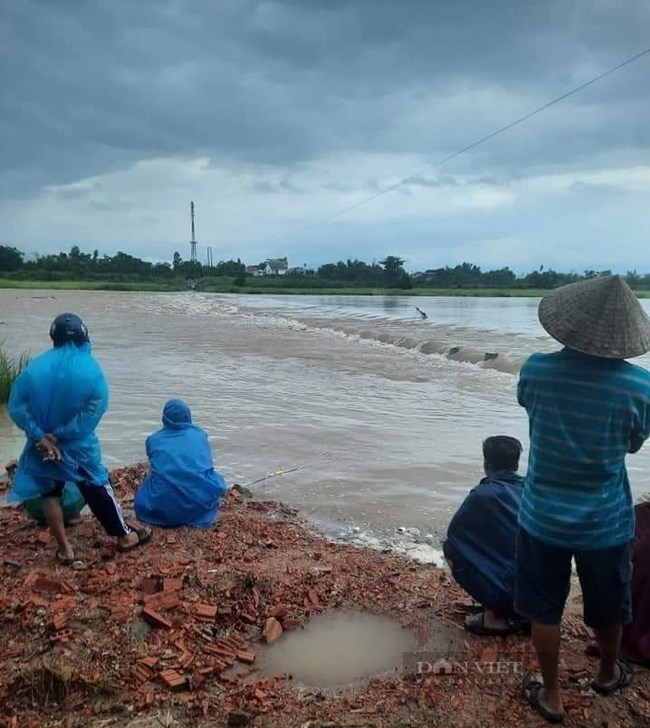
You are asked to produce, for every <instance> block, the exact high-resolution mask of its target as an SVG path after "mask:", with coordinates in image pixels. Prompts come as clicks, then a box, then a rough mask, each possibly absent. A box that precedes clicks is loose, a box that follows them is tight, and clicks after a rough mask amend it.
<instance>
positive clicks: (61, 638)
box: [50, 629, 72, 644]
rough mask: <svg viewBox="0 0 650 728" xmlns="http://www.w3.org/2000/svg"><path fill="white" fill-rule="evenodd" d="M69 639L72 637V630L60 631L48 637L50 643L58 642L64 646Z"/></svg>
mask: <svg viewBox="0 0 650 728" xmlns="http://www.w3.org/2000/svg"><path fill="white" fill-rule="evenodd" d="M70 637H72V630H71V629H60V630H59V631H58V632H55V633H54V634H53V635H50V641H51V642H60V643H61V644H66V643H67V642H69V641H70Z"/></svg>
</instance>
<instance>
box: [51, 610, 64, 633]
mask: <svg viewBox="0 0 650 728" xmlns="http://www.w3.org/2000/svg"><path fill="white" fill-rule="evenodd" d="M66 622H67V617H66V615H65V614H55V615H54V616H53V617H52V629H53V630H54V631H55V632H59V631H60V630H62V629H63V628H64V627H65V625H66Z"/></svg>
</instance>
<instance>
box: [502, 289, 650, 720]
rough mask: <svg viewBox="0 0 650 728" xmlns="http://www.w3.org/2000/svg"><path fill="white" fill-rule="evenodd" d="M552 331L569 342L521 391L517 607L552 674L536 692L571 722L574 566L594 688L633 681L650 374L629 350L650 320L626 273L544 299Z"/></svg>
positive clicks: (538, 365) (647, 340) (544, 358)
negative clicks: (564, 661)
mask: <svg viewBox="0 0 650 728" xmlns="http://www.w3.org/2000/svg"><path fill="white" fill-rule="evenodd" d="M539 319H540V322H541V324H542V326H543V327H544V328H545V329H546V331H547V332H548V333H549V334H550V335H551V336H552V337H553V338H554V339H556V340H557V341H558V342H559V343H561V344H563V345H564V348H563V349H561V350H560V351H556V352H553V353H550V354H533V355H532V356H531V357H530V358H529V359H528V360H527V361H526V363H525V364H524V366H523V367H522V370H521V375H520V379H519V385H518V390H517V395H518V399H519V404H520V405H522V406H523V407H524V408H525V409H526V412H527V413H528V418H529V424H530V455H529V461H528V473H527V475H526V480H525V485H524V494H523V499H522V505H521V510H520V513H519V534H518V538H517V566H516V577H515V610H516V611H517V613H518V614H519V615H520V616H521V617H523V618H525V619H527V620H530V622H531V623H532V625H533V626H532V640H533V646H534V648H535V651H536V653H537V657H538V660H539V663H540V667H541V671H542V674H541V675H540V676H537V675H528V676H527V677H526V679H525V680H524V685H523V687H524V692H525V695H526V697H527V699H528V701H529V702H530V704H531V705H532V706H533V707H534V708H535V709H536V710H537V711H538V712H539V713H540V714H541V715H543V716H544V717H545V718H546V719H547V720H549V721H551V722H555V723H559V722H561V721H562V720H563V719H564V709H563V706H562V696H561V693H560V687H559V682H558V663H559V648H560V622H561V619H562V614H563V611H564V606H565V602H566V599H567V596H568V594H569V587H570V579H571V563H572V559H575V563H576V566H577V570H578V575H579V577H580V584H581V587H582V593H583V602H584V620H585V624H587V626H589V627H591V628H592V629H593V630H594V632H595V634H596V639H597V641H598V644H599V648H600V655H601V657H600V664H599V668H598V673H597V675H596V676H595V678H594V680H593V682H592V687H593V689H594V690H596V691H597V692H599V693H601V694H605V695H609V694H611V693H613V692H614V691H616V690H619V689H621V688H623V687H625V686H626V685H627V684H629V682H630V680H631V673H630V670H629V668H628V667H627V665H626V664H625V663H624V662H622V661H621V660H619V659H618V656H619V648H620V643H621V634H622V631H623V627H624V626H625V625H626V624H629V623H630V622H631V618H632V615H631V590H630V580H631V541H632V538H633V536H634V508H633V501H632V493H631V490H630V483H629V480H628V476H627V471H626V468H625V458H626V455H627V454H628V453H635V452H637V451H638V450H639V449H640V448H641V446H642V445H643V442H644V441H645V440H646V439H647V438H648V436H649V435H650V372H648V371H647V370H646V369H644V368H643V367H640V366H636V365H634V364H630V363H629V362H627V361H625V360H626V359H629V358H632V357H636V356H640V355H641V354H644V353H646V352H648V351H650V318H649V317H648V315H647V314H646V313H645V311H644V310H643V308H642V307H641V304H640V303H639V301H638V300H637V298H636V296H635V295H634V293H633V292H632V290H631V289H630V287H629V286H628V285H627V283H626V282H625V281H624V280H623V279H622V278H621V277H620V276H603V277H598V278H593V279H589V280H586V281H582V282H580V283H573V284H571V285H569V286H564V287H562V288H558V289H557V290H555V291H552V292H551V293H550V294H549V295H547V296H546V297H545V298H544V299H542V301H541V303H540V306H539Z"/></svg>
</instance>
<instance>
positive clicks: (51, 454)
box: [7, 313, 151, 566]
mask: <svg viewBox="0 0 650 728" xmlns="http://www.w3.org/2000/svg"><path fill="white" fill-rule="evenodd" d="M50 338H51V339H52V343H53V345H54V346H53V348H52V349H50V351H48V352H46V353H44V354H41V355H40V356H39V357H37V358H36V359H34V360H33V361H32V362H30V364H29V365H28V366H27V367H26V369H25V370H24V371H23V372H22V373H21V374H20V376H19V377H18V378H17V379H16V381H15V382H14V384H13V386H12V388H11V393H10V395H9V403H8V405H7V409H8V411H9V415H10V416H11V418H12V419H13V421H14V422H15V423H16V425H17V426H18V427H19V428H20V429H21V430H22V431H23V432H24V433H25V435H26V437H27V442H26V444H25V448H24V450H23V453H22V455H21V457H20V460H19V461H18V468H17V470H16V474H15V477H14V479H13V482H12V485H11V491H10V493H9V502H10V503H12V502H13V503H25V502H29V501H31V500H32V499H34V498H40V499H41V500H42V504H43V513H44V516H45V520H46V521H47V524H48V526H49V528H50V531H51V532H52V535H53V536H54V538H55V540H56V542H57V545H58V550H57V552H56V557H57V559H58V560H59V562H61V563H62V564H64V565H66V566H69V565H72V564H73V563H74V562H75V553H74V549H73V547H72V544H71V543H70V541H69V540H68V538H67V534H66V530H65V523H64V515H63V510H62V506H61V503H62V497H63V494H64V489H65V487H66V483H70V484H74V485H75V486H76V487H77V488H78V490H79V492H80V493H81V495H82V496H83V498H84V500H85V501H86V503H87V504H88V506H89V507H90V510H91V511H92V513H93V515H94V516H95V517H96V518H97V520H99V522H100V523H101V524H102V526H103V527H104V529H105V530H106V532H107V533H108V535H109V536H114V537H115V538H116V539H117V550H118V551H130V550H131V549H133V548H135V547H136V546H139V545H141V544H143V543H146V541H148V540H149V538H150V535H151V534H150V533H149V532H148V531H147V530H146V529H142V528H141V529H138V530H135V531H134V530H132V529H131V528H130V527H129V526H128V525H127V523H126V522H125V520H124V516H123V514H122V509H121V507H120V505H119V503H118V502H117V500H116V498H115V494H114V493H113V489H112V487H111V485H110V481H109V476H108V472H107V471H106V469H105V468H104V466H103V465H102V460H101V450H100V447H99V440H98V439H97V435H96V434H95V429H96V428H97V426H98V425H99V422H100V420H101V418H102V417H103V416H104V413H105V412H106V409H107V407H108V386H107V384H106V379H105V378H104V374H103V372H102V370H101V368H100V366H99V364H98V363H97V361H96V360H95V358H94V357H93V355H92V353H91V345H90V340H89V338H88V329H87V328H86V325H85V324H84V323H83V321H82V320H81V319H80V318H79V317H78V316H76V315H75V314H72V313H64V314H61V315H60V316H57V318H56V319H55V320H54V322H53V323H52V326H51V327H50Z"/></svg>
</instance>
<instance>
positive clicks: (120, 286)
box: [0, 276, 650, 298]
mask: <svg viewBox="0 0 650 728" xmlns="http://www.w3.org/2000/svg"><path fill="white" fill-rule="evenodd" d="M283 283H284V281H280V280H278V279H272V280H270V281H266V280H264V279H263V278H262V279H259V280H257V279H248V280H247V281H246V284H245V285H244V286H236V285H235V284H234V278H231V277H228V276H222V277H219V278H204V279H199V280H198V281H197V290H199V291H205V292H210V293H241V294H253V295H254V294H262V295H264V294H266V295H273V294H280V295H284V296H459V297H481V298H540V297H541V296H544V295H546V293H548V291H547V290H542V289H537V288H535V289H533V288H411V289H402V288H373V287H364V286H354V285H350V286H328V287H321V286H318V285H315V286H308V285H302V284H301V285H299V286H290V285H289V286H287V285H286V284H285V285H283ZM2 288H24V289H34V290H70V291H74V290H86V291H161V292H179V291H184V290H186V287H185V282H184V281H182V280H178V279H176V280H171V281H150V282H149V281H148V282H140V283H138V282H135V281H74V280H66V281H31V280H17V279H11V278H0V289H2ZM636 295H637V296H638V297H639V298H648V297H650V291H636Z"/></svg>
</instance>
